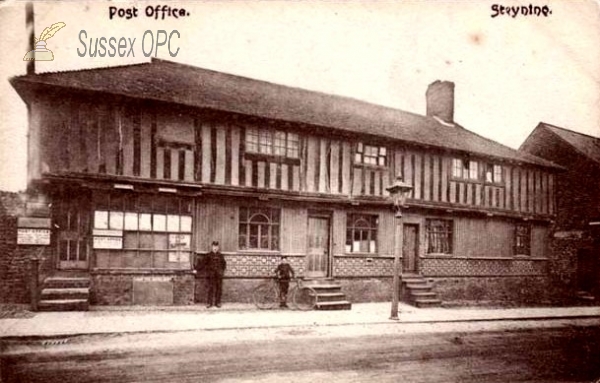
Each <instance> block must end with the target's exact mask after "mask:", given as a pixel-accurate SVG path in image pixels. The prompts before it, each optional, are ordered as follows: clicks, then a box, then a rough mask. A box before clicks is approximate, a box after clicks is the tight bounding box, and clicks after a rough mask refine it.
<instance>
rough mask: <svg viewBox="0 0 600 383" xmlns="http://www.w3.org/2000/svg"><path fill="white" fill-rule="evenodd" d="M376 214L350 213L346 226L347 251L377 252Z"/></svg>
mask: <svg viewBox="0 0 600 383" xmlns="http://www.w3.org/2000/svg"><path fill="white" fill-rule="evenodd" d="M378 223H379V219H378V217H377V216H376V215H367V214H349V215H348V224H347V228H346V252H347V253H377V225H378Z"/></svg>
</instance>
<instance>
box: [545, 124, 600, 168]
mask: <svg viewBox="0 0 600 383" xmlns="http://www.w3.org/2000/svg"><path fill="white" fill-rule="evenodd" d="M539 126H543V127H544V128H546V129H548V130H550V131H551V132H552V133H554V134H556V135H557V136H559V137H560V138H562V139H563V140H564V141H566V142H567V143H568V144H569V145H571V146H573V147H574V148H575V149H576V150H577V151H579V152H580V153H581V154H583V155H584V156H586V157H588V158H589V159H591V160H593V161H596V162H597V163H599V164H600V138H598V137H593V136H588V135H587V134H582V133H577V132H574V131H572V130H568V129H565V128H561V127H558V126H554V125H550V124H547V123H545V122H540V124H539V125H538V127H539Z"/></svg>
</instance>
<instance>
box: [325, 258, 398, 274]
mask: <svg viewBox="0 0 600 383" xmlns="http://www.w3.org/2000/svg"><path fill="white" fill-rule="evenodd" d="M393 269H394V259H393V258H389V257H386V258H383V257H364V256H359V257H353V256H348V255H345V256H343V257H335V258H334V261H333V273H334V276H335V277H336V278H338V277H340V278H343V277H380V276H391V275H392V272H393Z"/></svg>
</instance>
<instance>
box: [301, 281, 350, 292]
mask: <svg viewBox="0 0 600 383" xmlns="http://www.w3.org/2000/svg"><path fill="white" fill-rule="evenodd" d="M308 286H310V287H311V288H312V289H314V290H315V291H316V292H319V291H329V292H335V291H340V290H341V289H342V286H340V285H334V284H324V283H320V284H318V285H317V284H315V285H308Z"/></svg>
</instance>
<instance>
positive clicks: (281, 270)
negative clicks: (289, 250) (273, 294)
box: [275, 256, 295, 307]
mask: <svg viewBox="0 0 600 383" xmlns="http://www.w3.org/2000/svg"><path fill="white" fill-rule="evenodd" d="M275 275H276V276H277V281H278V282H279V307H288V306H287V293H288V289H289V287H290V279H292V278H294V277H295V275H294V269H293V268H292V266H290V264H289V263H288V262H287V257H286V256H282V257H281V262H280V263H279V265H278V266H277V268H276V269H275Z"/></svg>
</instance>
